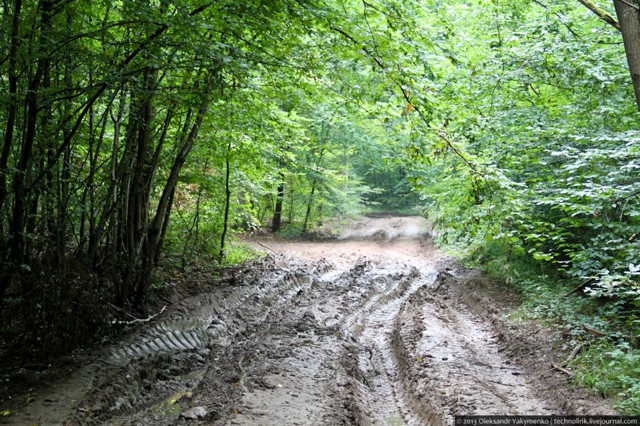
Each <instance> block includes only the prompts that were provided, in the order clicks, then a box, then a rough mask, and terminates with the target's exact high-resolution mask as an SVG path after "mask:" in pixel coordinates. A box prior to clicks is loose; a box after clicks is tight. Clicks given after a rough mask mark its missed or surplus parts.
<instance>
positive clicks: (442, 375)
mask: <svg viewBox="0 0 640 426" xmlns="http://www.w3.org/2000/svg"><path fill="white" fill-rule="evenodd" d="M255 244H256V247H257V248H259V249H262V250H267V251H268V252H269V256H268V257H267V259H266V260H264V261H263V262H261V263H259V264H256V265H254V267H253V268H247V269H246V270H245V271H236V272H234V273H233V274H230V275H229V276H227V277H226V278H225V279H224V280H223V281H222V282H221V283H217V284H216V285H215V286H213V287H211V291H210V292H207V293H203V294H199V295H197V296H194V297H191V298H188V299H186V300H183V301H182V302H181V303H179V304H177V305H175V306H172V307H170V308H169V309H167V311H166V312H164V313H163V315H161V316H158V317H157V318H156V319H155V321H154V322H153V323H149V324H148V325H147V326H146V327H144V328H142V329H141V330H140V331H139V332H138V333H136V334H135V335H132V336H130V337H129V338H128V339H127V340H124V341H121V342H119V343H118V344H116V345H113V347H112V348H111V349H110V350H109V351H108V353H105V354H103V355H102V356H100V357H99V359H97V360H93V361H92V362H91V363H89V364H88V365H85V366H83V368H81V369H78V370H76V371H70V374H69V378H68V379H67V380H62V381H60V382H59V383H56V384H55V386H54V387H51V388H49V389H48V390H47V389H42V390H39V391H38V392H37V393H34V395H35V396H33V397H32V401H30V402H29V404H27V405H24V404H22V405H16V404H14V405H13V406H12V407H11V411H12V415H11V416H7V417H4V418H0V423H2V424H34V423H35V424H40V425H48V424H69V425H85V424H87V425H89V424H114V425H173V424H212V425H392V426H393V425H446V424H451V423H452V419H453V416H455V415H457V414H460V415H462V414H465V415H472V414H612V411H611V410H610V409H609V408H608V407H607V406H606V405H605V404H604V403H603V402H602V401H600V400H598V399H595V398H594V397H591V396H589V395H587V394H586V393H585V392H584V391H582V390H579V389H572V388H570V387H569V386H567V379H566V377H563V376H562V373H559V372H557V371H554V370H553V369H551V368H550V366H551V363H552V362H554V361H555V360H556V358H557V357H558V356H561V354H558V353H556V352H554V350H553V348H552V347H551V342H550V339H549V338H547V337H545V334H544V333H542V332H540V330H537V329H536V330H535V332H533V330H532V329H528V327H533V326H530V325H527V324H520V325H518V326H514V325H509V324H508V323H506V322H505V321H503V317H504V315H505V313H506V312H507V311H508V303H503V302H502V301H501V300H499V299H501V298H500V297H498V298H492V297H488V296H486V294H492V293H493V294H495V293H498V294H500V291H501V290H500V289H499V288H495V284H493V283H491V282H489V281H487V280H486V279H485V278H483V277H482V276H481V275H480V274H478V273H475V272H473V271H466V270H464V269H462V268H460V267H458V266H456V265H455V264H454V263H453V262H452V261H451V260H450V259H447V258H446V257H445V256H444V255H442V254H441V253H439V252H437V251H436V250H434V249H433V247H432V245H431V244H430V239H429V229H428V224H427V222H426V221H424V220H423V219H421V218H417V217H379V218H365V219H363V220H362V221H360V222H358V223H356V224H355V225H354V226H353V227H351V228H350V229H349V230H347V231H345V233H344V234H343V236H342V238H340V239H338V240H334V241H328V242H284V241H277V240H266V239H264V240H260V241H256V242H255ZM489 287H491V288H489ZM489 290H490V291H489ZM504 299H505V300H508V299H509V295H505V297H504ZM554 357H556V358H554ZM52 406H55V410H54V409H52Z"/></svg>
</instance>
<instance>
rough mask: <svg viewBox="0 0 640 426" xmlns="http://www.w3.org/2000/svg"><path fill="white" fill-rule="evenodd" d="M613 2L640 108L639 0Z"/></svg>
mask: <svg viewBox="0 0 640 426" xmlns="http://www.w3.org/2000/svg"><path fill="white" fill-rule="evenodd" d="M613 3H614V5H615V8H616V15H617V16H618V20H619V21H620V30H621V31H622V40H623V41H624V51H625V53H626V55H627V62H628V64H629V71H630V73H631V81H632V82H633V90H634V92H635V95H636V105H637V107H638V110H640V5H639V3H638V0H614V2H613Z"/></svg>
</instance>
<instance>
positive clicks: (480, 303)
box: [437, 264, 617, 415]
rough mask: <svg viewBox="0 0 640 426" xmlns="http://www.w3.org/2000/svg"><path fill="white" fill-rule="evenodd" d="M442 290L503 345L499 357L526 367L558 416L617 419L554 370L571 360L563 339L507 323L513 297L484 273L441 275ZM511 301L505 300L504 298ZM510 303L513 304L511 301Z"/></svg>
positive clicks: (457, 271) (535, 327) (453, 268)
mask: <svg viewBox="0 0 640 426" xmlns="http://www.w3.org/2000/svg"><path fill="white" fill-rule="evenodd" d="M437 284H438V285H439V288H440V289H442V290H444V291H446V293H447V294H448V295H449V296H450V297H452V298H454V299H455V300H457V301H459V302H460V303H461V304H463V305H464V306H465V307H467V308H468V309H469V311H470V312H472V313H473V315H475V316H476V317H478V318H480V319H481V320H482V321H484V322H486V323H488V324H490V325H491V327H492V329H493V330H494V333H495V334H496V337H497V339H498V341H499V345H500V351H501V352H502V353H504V354H505V355H507V356H509V357H510V358H511V359H512V360H513V361H514V363H517V364H519V365H522V367H523V370H524V371H525V372H526V373H527V376H528V380H529V382H530V383H531V386H532V388H533V389H534V390H535V393H536V394H537V395H538V396H539V397H541V398H543V399H545V400H547V401H553V402H554V408H555V409H554V412H555V413H563V414H566V415H615V414H617V413H616V411H615V410H613V409H612V408H611V407H610V406H609V405H608V404H606V403H605V402H604V401H603V400H602V399H600V398H597V397H594V395H591V394H589V393H588V392H587V391H586V390H585V389H582V388H579V387H575V386H574V385H572V384H570V383H569V378H568V377H567V376H566V375H564V374H563V373H561V372H559V371H557V370H555V369H554V367H553V366H552V364H554V363H559V362H561V361H562V360H563V359H565V358H566V356H567V353H565V352H563V351H559V350H557V349H555V348H554V346H558V345H559V344H560V343H561V342H560V338H559V337H558V333H557V332H554V331H553V330H550V329H545V328H544V327H542V326H540V325H539V324H536V323H533V322H530V323H527V324H518V325H517V324H513V323H510V322H509V321H507V320H506V317H507V316H508V314H509V313H510V312H511V310H512V309H513V307H514V306H513V302H512V300H513V299H515V298H516V296H515V295H514V294H510V292H509V291H505V290H504V289H502V288H501V285H500V284H499V283H496V282H494V281H492V280H490V279H488V278H487V277H486V276H484V275H483V274H482V273H481V272H479V271H476V270H469V269H466V268H463V267H461V266H459V265H454V264H452V265H451V267H449V268H447V269H446V270H443V271H441V272H440V273H439V275H438V279H437ZM505 296H506V297H505ZM508 299H510V300H508Z"/></svg>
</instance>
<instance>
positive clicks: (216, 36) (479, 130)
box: [0, 0, 640, 414]
mask: <svg viewBox="0 0 640 426" xmlns="http://www.w3.org/2000/svg"><path fill="white" fill-rule="evenodd" d="M629 4H631V6H629ZM621 5H622V6H624V5H626V6H628V7H633V5H635V7H639V6H638V2H637V0H627V1H625V2H623V3H620V4H618V6H621ZM0 12H1V21H0V34H1V35H2V37H0V40H1V41H0V48H1V53H0V88H1V89H0V90H1V92H0V123H2V124H0V137H1V138H2V139H1V140H0V309H1V312H0V315H1V318H0V330H1V334H0V354H1V353H2V352H3V350H4V349H6V348H21V349H20V350H21V351H22V353H23V354H28V357H30V358H46V357H48V356H52V355H55V354H57V353H64V352H68V351H70V350H72V349H73V348H74V345H75V343H74V342H88V341H92V339H96V337H97V340H98V341H100V340H104V339H107V338H109V336H111V335H112V333H114V330H113V329H112V327H110V324H112V323H113V321H114V320H117V319H123V318H130V315H131V314H132V313H135V314H136V315H145V314H146V312H145V311H144V308H145V304H146V303H147V302H148V299H149V296H150V294H151V293H152V292H153V290H154V289H155V288H157V287H162V286H163V285H164V282H165V281H164V280H163V279H162V278H159V275H162V274H158V271H159V269H158V268H159V267H161V268H162V269H161V271H162V273H163V274H164V273H165V272H166V271H169V272H168V273H171V271H180V272H185V271H190V270H193V269H194V268H198V267H199V265H206V267H207V268H218V267H223V266H229V265H234V264H237V263H238V262H242V261H243V260H245V259H247V258H249V257H250V256H251V253H250V252H249V251H248V250H246V249H243V248H242V246H241V245H232V244H231V242H233V241H235V240H238V239H239V238H240V237H241V236H242V235H243V234H246V233H252V232H256V231H261V232H275V233H279V234H280V235H282V236H300V235H307V236H323V235H326V233H327V232H328V231H327V229H330V228H331V226H333V224H336V223H338V224H339V223H340V222H341V221H344V220H347V219H348V218H350V217H354V216H357V215H359V214H362V213H364V212H367V211H369V212H387V211H402V212H410V211H419V212H421V213H422V214H424V215H426V216H428V217H429V218H430V219H431V220H433V221H434V223H435V224H436V226H437V229H438V240H439V242H440V243H441V244H443V245H447V246H449V247H452V249H453V250H455V251H457V253H458V254H460V255H462V256H465V257H466V258H467V259H469V261H470V262H472V263H473V264H475V265H482V266H483V267H484V268H486V269H487V270H488V271H489V272H490V273H491V274H492V275H494V276H495V277H498V278H500V279H502V280H504V282H505V283H506V284H508V285H511V286H513V287H514V288H516V289H517V290H518V291H519V292H520V293H521V294H522V295H523V300H524V304H523V306H522V308H521V315H522V317H523V318H535V319H537V320H542V321H546V322H548V323H549V324H553V325H555V326H558V327H560V328H561V329H563V330H565V331H566V333H567V334H568V335H569V336H570V340H569V341H570V342H571V344H570V346H572V347H573V348H575V347H580V350H579V351H577V352H576V353H575V354H574V356H573V357H572V359H571V360H570V363H569V364H568V365H567V366H566V368H567V371H568V372H570V373H571V374H572V376H573V378H574V379H575V381H576V382H577V383H581V384H585V385H587V386H589V387H591V388H593V389H594V391H597V392H599V393H601V394H603V395H606V396H608V397H612V398H616V400H617V401H618V402H617V404H618V406H619V407H620V409H621V410H623V411H624V412H625V413H635V414H637V413H640V349H639V348H640V345H639V342H638V338H639V337H638V336H640V242H639V241H640V128H638V122H639V119H640V113H638V109H637V105H636V103H635V96H634V87H633V85H632V82H631V78H630V76H629V70H628V66H627V59H626V57H625V49H624V46H623V43H622V36H621V31H620V30H619V24H618V22H617V21H616V13H615V9H614V4H613V3H612V2H610V1H604V0H602V1H599V2H598V4H594V3H591V2H588V1H575V0H558V1H553V2H545V1H538V0H534V1H530V0H515V1H514V0H509V1H507V0H482V1H468V0H451V1H446V2H445V1H438V0H421V1H412V2H408V1H398V0H379V1H355V0H354V1H351V0H349V1H334V0H327V1H287V0H260V1H249V2H246V1H244V2H240V1H235V0H221V1H215V2H204V3H200V2H197V1H193V0H180V1H177V2H166V1H159V2H147V3H144V2H142V3H141V2H131V1H123V2H115V3H113V2H100V1H99V2H95V1H88V0H80V1H75V2H59V1H52V0H37V1H36V0H12V1H7V2H5V3H3V4H2V5H0ZM622 29H623V30H624V26H623V28H622ZM568 349H569V350H571V349H572V348H568Z"/></svg>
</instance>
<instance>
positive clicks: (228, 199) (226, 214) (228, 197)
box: [218, 142, 231, 262]
mask: <svg viewBox="0 0 640 426" xmlns="http://www.w3.org/2000/svg"><path fill="white" fill-rule="evenodd" d="M230 156H231V142H229V144H228V145H227V156H226V162H225V166H226V170H225V172H226V174H225V180H224V221H223V223H222V235H221V236H220V252H219V254H218V260H219V261H220V262H222V261H223V260H224V259H225V257H226V254H225V240H226V238H227V230H228V228H229V206H230V204H231V189H230V187H229V177H230V175H231V161H230V159H229V157H230Z"/></svg>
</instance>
